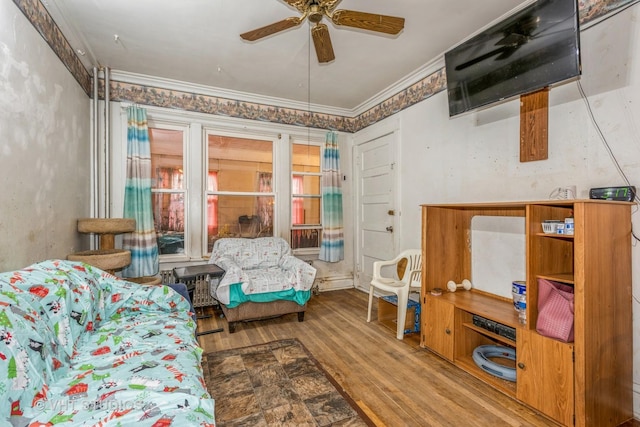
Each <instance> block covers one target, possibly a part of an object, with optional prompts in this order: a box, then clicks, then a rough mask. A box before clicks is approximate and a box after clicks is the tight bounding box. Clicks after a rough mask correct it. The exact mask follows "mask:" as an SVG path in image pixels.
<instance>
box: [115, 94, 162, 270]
mask: <svg viewBox="0 0 640 427" xmlns="http://www.w3.org/2000/svg"><path fill="white" fill-rule="evenodd" d="M125 185H126V187H125V190H124V215H123V216H124V218H134V219H135V220H136V231H134V232H132V233H127V234H125V235H124V239H123V244H122V247H123V248H124V249H128V250H130V251H131V264H129V265H128V266H127V267H125V268H124V269H123V270H122V276H123V277H141V276H153V275H156V274H158V271H159V269H160V268H159V259H158V243H157V241H156V232H155V226H154V223H153V205H152V202H151V144H150V143H149V128H148V126H147V111H146V110H145V109H144V108H139V107H135V106H133V107H129V108H128V109H127V180H126V184H125Z"/></svg>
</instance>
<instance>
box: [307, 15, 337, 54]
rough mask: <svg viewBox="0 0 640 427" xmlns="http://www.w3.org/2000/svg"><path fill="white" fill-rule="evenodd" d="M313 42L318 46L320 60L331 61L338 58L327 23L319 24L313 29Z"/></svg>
mask: <svg viewBox="0 0 640 427" xmlns="http://www.w3.org/2000/svg"><path fill="white" fill-rule="evenodd" d="M311 36H312V37H313V44H314V46H315V47H316V55H318V62H320V63H324V62H331V61H333V60H334V59H336V56H335V55H334V53H333V46H332V45H331V37H330V36H329V28H328V27H327V25H326V24H317V25H316V26H315V27H313V28H312V29H311Z"/></svg>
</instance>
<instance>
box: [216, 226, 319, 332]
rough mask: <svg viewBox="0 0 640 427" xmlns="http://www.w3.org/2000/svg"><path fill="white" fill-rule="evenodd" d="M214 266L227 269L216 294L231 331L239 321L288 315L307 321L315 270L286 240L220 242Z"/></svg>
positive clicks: (217, 245)
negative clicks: (295, 252)
mask: <svg viewBox="0 0 640 427" xmlns="http://www.w3.org/2000/svg"><path fill="white" fill-rule="evenodd" d="M209 263H213V264H216V265H218V266H219V267H221V268H222V269H223V270H225V274H224V276H223V277H222V279H221V280H220V281H214V282H212V287H211V295H212V296H213V297H214V298H215V299H216V300H218V302H219V303H220V305H221V307H222V311H223V312H224V315H225V317H226V319H227V321H228V323H229V332H231V333H233V332H234V331H235V325H236V323H237V322H239V321H244V320H256V319H263V318H266V317H273V316H280V315H283V314H289V313H298V320H299V321H300V322H302V321H303V319H304V312H305V309H306V307H307V301H308V300H309V298H310V297H311V288H312V286H313V282H314V280H315V277H316V269H315V268H314V267H313V266H311V265H310V264H308V263H307V262H305V261H303V260H301V259H299V258H296V257H295V256H293V254H292V253H291V247H290V246H289V244H288V243H287V241H286V240H284V239H282V238H280V237H259V238H256V239H243V238H223V239H219V240H217V241H216V242H215V244H214V245H213V250H212V251H211V257H210V258H209Z"/></svg>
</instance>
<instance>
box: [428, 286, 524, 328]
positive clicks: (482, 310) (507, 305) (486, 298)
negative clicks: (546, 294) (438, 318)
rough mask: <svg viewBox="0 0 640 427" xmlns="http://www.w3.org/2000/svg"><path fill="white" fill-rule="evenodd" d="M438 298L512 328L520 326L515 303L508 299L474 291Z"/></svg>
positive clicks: (444, 295) (445, 294) (449, 294)
mask: <svg viewBox="0 0 640 427" xmlns="http://www.w3.org/2000/svg"><path fill="white" fill-rule="evenodd" d="M436 298H440V299H443V300H445V301H447V302H450V303H451V304H453V305H454V306H455V307H456V308H458V309H460V310H464V311H467V312H469V313H473V314H477V315H478V316H482V317H485V318H487V319H490V320H493V321H495V322H498V323H502V324H503V325H507V326H511V327H512V328H516V327H518V326H519V324H520V323H519V322H518V313H517V312H516V311H515V310H514V308H513V303H512V302H511V301H509V300H506V299H501V298H497V297H495V296H490V295H487V294H485V293H482V292H477V291H473V290H472V291H459V292H449V293H443V294H442V296H440V297H436Z"/></svg>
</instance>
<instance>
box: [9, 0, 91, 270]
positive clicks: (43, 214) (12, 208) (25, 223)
mask: <svg viewBox="0 0 640 427" xmlns="http://www.w3.org/2000/svg"><path fill="white" fill-rule="evenodd" d="M89 110H90V100H89V98H88V97H87V95H86V94H85V93H84V91H83V90H82V88H81V87H80V86H79V84H78V83H77V81H76V80H75V79H74V78H73V76H72V75H71V74H70V73H69V71H68V70H67V69H66V68H65V66H64V65H63V64H62V63H61V62H60V59H58V57H57V56H56V55H55V54H54V53H53V52H52V51H51V48H50V47H49V46H48V45H47V44H46V43H45V42H44V40H43V39H42V38H41V36H40V35H39V34H38V33H37V32H36V30H35V29H34V28H33V26H32V25H31V24H30V23H29V21H27V19H26V18H25V17H24V15H23V13H22V12H20V10H19V9H18V8H17V7H16V5H15V4H14V3H12V2H0V236H1V237H0V271H5V270H11V269H16V268H20V267H24V266H26V265H28V264H30V263H32V262H35V261H39V260H42V259H47V258H64V257H66V256H67V254H68V253H70V252H73V251H76V250H79V248H80V243H81V240H82V239H86V237H80V236H79V235H78V233H77V232H76V220H77V218H79V217H85V216H89V215H88V214H89V206H90V200H89V190H90V186H89V165H90V163H89V138H90V124H91V117H90V113H89Z"/></svg>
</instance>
